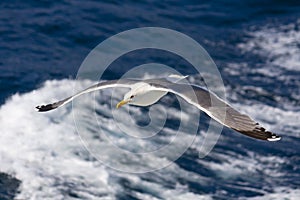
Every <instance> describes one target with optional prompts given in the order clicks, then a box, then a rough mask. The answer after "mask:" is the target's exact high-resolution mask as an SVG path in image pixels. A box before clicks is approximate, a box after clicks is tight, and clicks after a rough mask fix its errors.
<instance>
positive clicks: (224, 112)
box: [151, 83, 280, 141]
mask: <svg viewBox="0 0 300 200" xmlns="http://www.w3.org/2000/svg"><path fill="white" fill-rule="evenodd" d="M151 85H152V86H153V89H156V90H160V91H168V92H171V93H174V94H176V95H178V96H180V97H182V98H183V99H184V100H186V101H187V102H188V103H190V104H192V105H194V106H196V107H197V108H198V109H200V110H202V111H204V112H205V113H206V114H208V115H209V116H210V117H211V118H213V119H215V120H216V121H218V122H219V123H221V124H223V125H224V126H226V127H228V128H231V129H233V130H235V131H237V132H240V133H242V134H245V135H247V136H250V137H253V138H256V139H261V140H268V141H277V140H280V136H277V135H276V134H274V133H272V132H270V131H267V130H266V129H265V128H263V127H262V126H260V124H259V123H257V122H255V121H254V120H253V119H251V118H250V117H249V116H247V115H245V114H242V113H240V112H238V111H237V110H235V109H234V108H233V107H231V106H230V105H229V104H227V103H226V102H224V101H223V100H222V99H220V98H219V97H217V96H216V95H215V94H213V93H211V92H209V91H207V90H206V89H204V88H202V87H199V86H195V85H185V84H173V83H164V84H156V83H152V84H151Z"/></svg>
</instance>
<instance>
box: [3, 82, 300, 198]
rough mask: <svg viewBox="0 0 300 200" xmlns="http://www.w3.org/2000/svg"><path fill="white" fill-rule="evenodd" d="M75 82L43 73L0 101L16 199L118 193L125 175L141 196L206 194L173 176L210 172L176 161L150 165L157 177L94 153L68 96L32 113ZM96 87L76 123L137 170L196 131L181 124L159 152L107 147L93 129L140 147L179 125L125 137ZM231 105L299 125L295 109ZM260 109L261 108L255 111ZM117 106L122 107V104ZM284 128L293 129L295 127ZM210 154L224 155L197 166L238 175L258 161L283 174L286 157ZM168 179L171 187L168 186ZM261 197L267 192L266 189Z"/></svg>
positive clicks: (190, 177)
mask: <svg viewBox="0 0 300 200" xmlns="http://www.w3.org/2000/svg"><path fill="white" fill-rule="evenodd" d="M79 83H80V84H76V85H77V88H76V89H78V90H79V89H83V88H85V87H87V86H90V85H91V84H92V82H90V81H81V82H79ZM74 85H75V81H70V80H61V81H47V82H46V83H45V84H44V86H43V87H42V88H40V89H37V90H35V91H32V92H29V93H26V94H22V95H19V94H15V95H13V96H12V97H11V98H10V99H8V100H7V101H6V103H5V104H3V105H2V106H1V108H0V121H1V127H0V132H1V134H0V160H1V165H0V171H1V172H5V173H9V174H11V175H13V176H15V177H16V178H18V179H20V180H21V181H22V184H21V188H20V194H19V195H18V196H17V198H18V199H72V195H73V196H78V197H79V198H81V199H117V198H118V196H120V195H122V194H126V193H128V188H127V187H128V186H127V185H126V186H123V185H122V184H121V182H122V181H121V180H124V179H125V180H126V181H127V182H128V183H129V185H130V187H131V189H129V190H130V195H132V196H134V197H136V198H139V199H178V200H180V199H188V198H190V199H211V197H210V195H208V194H206V195H199V194H195V193H193V192H191V191H190V189H189V187H188V186H186V185H185V184H183V183H180V182H179V181H178V180H179V179H180V180H185V181H191V182H196V183H198V184H199V185H203V186H206V184H207V183H208V181H209V180H210V178H209V177H203V176H201V175H200V174H197V173H194V172H192V171H186V170H185V169H183V168H181V167H180V166H179V165H177V164H175V163H173V164H172V165H170V166H168V167H167V168H164V169H161V170H159V171H155V172H152V173H151V174H150V175H149V176H150V177H157V179H156V180H146V179H144V178H142V176H143V174H128V173H122V172H118V171H115V170H113V169H111V168H108V167H106V166H104V165H103V164H101V163H100V162H98V161H97V160H95V159H93V157H92V156H91V154H89V153H88V152H87V151H86V150H85V149H84V148H83V145H82V143H81V141H80V140H79V137H78V136H77V134H76V128H75V125H74V121H73V120H74V119H73V116H72V112H71V108H72V107H71V104H70V105H66V106H64V107H61V108H59V109H57V110H55V111H51V112H48V113H37V112H36V111H35V110H34V107H35V106H36V105H38V104H40V103H43V102H44V103H48V102H51V101H56V100H59V99H62V98H64V97H66V96H68V95H71V94H72V93H73V87H74ZM100 94H101V97H98V96H97V100H96V101H95V99H94V98H93V95H92V94H89V95H86V98H82V99H80V101H78V104H77V106H75V107H74V109H75V110H76V109H77V110H76V111H77V112H80V114H81V115H82V116H83V117H82V118H81V119H80V120H79V122H80V123H82V125H81V126H80V127H81V128H82V130H84V136H86V137H85V139H86V140H87V141H88V142H90V144H92V145H95V146H96V147H98V149H99V150H100V152H102V155H103V156H105V157H106V158H109V159H110V161H111V162H113V163H115V164H116V165H119V166H124V165H126V166H128V167H129V168H131V169H133V170H136V171H139V170H140V167H145V166H146V167H149V166H150V167H151V165H154V166H155V164H157V163H160V164H164V163H165V164H168V163H169V162H170V158H172V156H173V154H174V152H175V151H176V148H181V146H182V145H184V144H188V143H189V142H190V141H192V140H193V139H194V138H193V135H192V134H189V133H188V132H186V133H185V134H183V135H182V136H181V140H180V143H176V144H175V146H174V147H175V148H174V150H173V151H169V152H165V153H166V154H165V155H164V157H160V156H157V155H153V156H149V157H139V156H138V155H136V156H133V157H120V156H118V154H116V153H115V152H114V151H110V150H109V148H105V147H106V146H105V142H101V140H99V139H97V137H100V138H103V135H104V134H106V135H109V136H110V137H111V139H113V140H114V142H116V144H118V145H120V146H121V147H122V148H127V149H128V150H131V151H136V150H137V149H138V148H140V149H150V150H151V148H153V147H155V146H159V145H161V144H165V143H168V142H169V141H170V140H172V138H173V137H174V135H176V131H175V130H173V129H171V128H166V129H165V134H164V135H161V136H160V137H157V138H155V139H153V140H152V141H151V143H149V142H145V141H142V140H141V141H139V142H135V141H133V140H132V139H130V138H126V137H125V136H124V134H122V133H121V132H120V131H119V130H118V129H117V127H116V126H115V122H114V120H113V119H112V118H111V112H110V110H111V105H110V103H111V102H110V101H109V100H110V98H109V96H110V92H107V91H103V92H101V93H100ZM117 96H118V98H121V97H122V94H121V93H118V92H117ZM112 102H113V105H115V103H116V102H117V99H112ZM234 106H236V107H237V108H239V109H240V110H242V111H243V112H245V113H247V114H250V115H252V116H253V118H254V119H257V120H260V121H262V122H264V125H266V126H267V127H268V128H271V130H273V129H274V130H275V129H277V128H278V129H282V127H285V126H286V125H288V126H290V127H291V130H294V128H295V129H299V125H298V124H297V122H298V121H299V119H298V118H297V117H298V116H297V113H296V112H293V111H284V110H281V109H275V108H272V107H270V106H266V105H253V106H250V105H249V106H247V105H240V104H235V105H234ZM94 108H95V109H96V110H98V114H97V115H98V116H97V117H98V120H100V121H99V122H101V123H100V127H101V128H102V129H103V130H104V133H101V134H99V133H98V130H99V124H98V125H97V123H96V122H95V121H94V120H92V121H91V120H90V119H92V118H93V115H92V114H91V113H93V112H92V111H93V109H94ZM132 109H133V111H135V112H136V113H137V115H142V114H143V113H142V112H141V111H140V110H139V108H137V107H132ZM188 109H190V110H188V113H189V112H190V113H193V107H192V106H190V107H189V108H188ZM73 111H74V110H73ZM261 111H263V112H264V115H260V114H259V113H260V112H261ZM119 112H120V113H119V114H122V113H123V112H125V109H123V110H119ZM169 112H170V113H169V114H170V117H171V118H175V119H178V118H180V116H181V115H178V112H177V111H176V109H175V108H172V109H170V110H169ZM274 113H275V114H274ZM183 116H184V117H183V120H186V121H188V123H189V124H193V123H194V125H196V124H197V123H198V120H195V121H194V122H193V121H192V120H190V117H189V116H188V115H187V114H186V113H185V114H184V115H183ZM128 125H129V126H131V125H130V124H128ZM271 125H272V126H271ZM285 134H294V131H292V132H291V133H285ZM94 136H97V137H94ZM282 136H283V137H284V135H282ZM297 137H298V136H297ZM199 141H201V139H200V137H199V136H198V137H197V139H196V142H195V143H194V144H193V145H192V148H193V149H197V150H198V151H200V150H201V149H200V145H199ZM225 141H226V140H225ZM151 145H152V146H151ZM211 155H212V156H213V157H215V158H217V159H218V160H219V161H221V162H214V161H207V160H202V159H199V160H197V161H196V162H198V163H199V167H206V168H209V169H210V170H212V171H214V172H215V174H217V176H218V177H220V178H223V179H235V178H237V177H238V176H240V175H242V174H243V173H253V174H254V173H256V172H257V171H259V170H261V169H264V173H266V174H271V173H272V176H275V177H276V176H281V175H284V174H282V172H280V170H279V169H280V165H281V164H282V163H284V162H286V161H285V160H284V158H279V157H277V156H275V155H274V156H262V155H259V154H258V153H256V152H252V151H249V152H248V153H247V156H239V155H238V154H236V153H234V152H227V151H225V152H218V151H213V152H212V154H211ZM170 184H171V185H173V186H174V187H171V188H170V187H168V186H167V185H170ZM141 191H143V192H141ZM260 192H261V191H260ZM293 192H295V191H293ZM293 194H294V193H293ZM295 194H297V193H295ZM266 197H269V196H267V194H266ZM271 197H272V196H270V198H271Z"/></svg>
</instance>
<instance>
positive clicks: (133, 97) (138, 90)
mask: <svg viewBox="0 0 300 200" xmlns="http://www.w3.org/2000/svg"><path fill="white" fill-rule="evenodd" d="M150 88H151V86H150V85H149V84H147V83H144V82H139V83H136V84H134V85H133V86H132V88H131V90H130V91H129V92H127V93H126V94H125V95H124V98H123V100H122V101H120V102H119V103H118V104H117V106H116V107H117V108H120V107H121V106H123V105H125V104H131V105H141V103H143V99H144V98H143V97H144V95H145V94H146V93H148V92H149V91H150Z"/></svg>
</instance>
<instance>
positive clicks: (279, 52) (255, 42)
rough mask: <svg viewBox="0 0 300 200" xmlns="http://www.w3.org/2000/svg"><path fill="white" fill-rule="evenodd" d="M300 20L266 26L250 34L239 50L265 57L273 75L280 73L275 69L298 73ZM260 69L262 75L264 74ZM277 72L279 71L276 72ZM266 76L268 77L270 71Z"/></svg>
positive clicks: (299, 65) (299, 69)
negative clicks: (275, 25)
mask: <svg viewBox="0 0 300 200" xmlns="http://www.w3.org/2000/svg"><path fill="white" fill-rule="evenodd" d="M299 25H300V20H298V21H297V22H295V23H291V24H288V25H285V26H280V27H270V26H266V27H264V28H261V29H260V30H256V31H253V32H250V33H249V34H250V36H252V37H253V38H251V39H250V40H249V41H247V42H246V43H241V44H240V45H239V48H240V49H241V50H243V51H244V52H251V53H254V54H259V55H261V56H263V57H265V59H266V62H267V65H270V66H272V68H273V70H272V71H273V72H272V73H273V74H274V73H276V72H275V71H277V72H280V70H279V69H276V68H277V67H280V68H282V69H287V70H291V71H300V48H299V44H300V31H299V29H298V28H297V27H299ZM264 69H265V68H262V69H261V70H262V73H264ZM278 70H279V71H278ZM267 74H269V75H270V69H268V71H267Z"/></svg>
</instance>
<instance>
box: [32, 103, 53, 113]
mask: <svg viewBox="0 0 300 200" xmlns="http://www.w3.org/2000/svg"><path fill="white" fill-rule="evenodd" d="M35 108H36V109H37V111H38V112H47V111H49V110H53V109H55V108H56V107H54V106H53V104H48V105H41V106H36V107H35Z"/></svg>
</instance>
